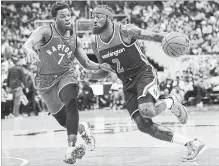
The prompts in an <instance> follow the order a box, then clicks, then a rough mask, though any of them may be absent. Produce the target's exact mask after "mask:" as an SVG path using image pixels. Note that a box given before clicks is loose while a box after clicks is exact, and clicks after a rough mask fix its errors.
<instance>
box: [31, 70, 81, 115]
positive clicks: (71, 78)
mask: <svg viewBox="0 0 219 166" xmlns="http://www.w3.org/2000/svg"><path fill="white" fill-rule="evenodd" d="M35 84H36V88H37V90H38V92H39V95H40V96H41V97H42V99H43V100H44V101H45V103H46V105H47V107H48V111H49V112H50V113H51V114H56V113H58V112H59V111H60V110H61V109H62V108H63V107H64V103H63V102H62V101H61V99H60V97H59V93H60V91H61V90H62V89H63V87H65V86H66V85H68V84H78V82H77V75H76V74H75V72H74V71H73V70H69V71H67V72H65V73H63V74H61V75H59V76H57V75H40V76H37V77H36V78H35Z"/></svg>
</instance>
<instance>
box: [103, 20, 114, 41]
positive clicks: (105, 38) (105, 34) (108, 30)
mask: <svg viewBox="0 0 219 166" xmlns="http://www.w3.org/2000/svg"><path fill="white" fill-rule="evenodd" d="M113 33H114V24H113V23H109V26H108V27H107V28H106V29H105V30H104V31H103V32H102V33H100V37H101V39H102V40H103V41H104V42H105V43H108V42H109V41H110V40H111V38H112V36H113Z"/></svg>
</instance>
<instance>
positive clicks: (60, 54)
mask: <svg viewBox="0 0 219 166" xmlns="http://www.w3.org/2000/svg"><path fill="white" fill-rule="evenodd" d="M59 56H61V58H60V59H59V61H58V64H59V65H60V64H61V62H62V60H63V58H64V56H65V54H62V53H59Z"/></svg>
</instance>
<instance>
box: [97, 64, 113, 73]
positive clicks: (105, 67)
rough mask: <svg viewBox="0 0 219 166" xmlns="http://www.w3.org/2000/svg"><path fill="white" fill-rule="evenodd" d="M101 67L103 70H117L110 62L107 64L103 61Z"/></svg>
mask: <svg viewBox="0 0 219 166" xmlns="http://www.w3.org/2000/svg"><path fill="white" fill-rule="evenodd" d="M100 68H101V69H102V70H105V71H109V72H115V71H114V70H113V69H112V68H111V66H110V65H109V64H107V63H101V64H100Z"/></svg>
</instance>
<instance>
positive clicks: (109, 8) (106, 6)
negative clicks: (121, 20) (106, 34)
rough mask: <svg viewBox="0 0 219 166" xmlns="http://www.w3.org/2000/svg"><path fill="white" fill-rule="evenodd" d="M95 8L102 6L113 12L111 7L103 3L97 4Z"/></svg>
mask: <svg viewBox="0 0 219 166" xmlns="http://www.w3.org/2000/svg"><path fill="white" fill-rule="evenodd" d="M95 8H104V9H106V10H109V11H110V12H111V13H114V11H113V9H112V8H111V7H109V6H108V5H105V4H100V5H97V6H96V7H95Z"/></svg>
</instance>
